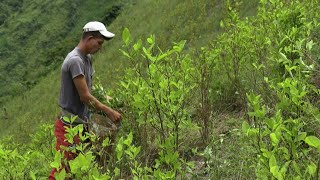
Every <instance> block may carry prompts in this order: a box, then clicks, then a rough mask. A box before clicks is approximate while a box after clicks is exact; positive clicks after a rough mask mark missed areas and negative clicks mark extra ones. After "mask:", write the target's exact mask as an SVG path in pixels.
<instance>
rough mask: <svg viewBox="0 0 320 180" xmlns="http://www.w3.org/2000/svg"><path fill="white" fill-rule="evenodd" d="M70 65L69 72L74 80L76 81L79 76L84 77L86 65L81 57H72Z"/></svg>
mask: <svg viewBox="0 0 320 180" xmlns="http://www.w3.org/2000/svg"><path fill="white" fill-rule="evenodd" d="M68 64H69V72H70V75H71V77H72V79H74V78H75V77H77V76H79V75H84V64H83V62H82V59H81V58H80V57H78V56H74V57H71V58H70V59H69V63H68Z"/></svg>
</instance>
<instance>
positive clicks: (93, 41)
mask: <svg viewBox="0 0 320 180" xmlns="http://www.w3.org/2000/svg"><path fill="white" fill-rule="evenodd" d="M103 42H104V38H102V37H92V38H90V39H89V42H88V43H89V44H88V46H89V48H90V54H94V53H96V52H98V51H99V50H100V49H101V47H102V44H103Z"/></svg>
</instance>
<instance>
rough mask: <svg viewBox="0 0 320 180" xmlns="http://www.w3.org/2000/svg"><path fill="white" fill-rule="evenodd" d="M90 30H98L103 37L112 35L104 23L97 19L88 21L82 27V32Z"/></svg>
mask: <svg viewBox="0 0 320 180" xmlns="http://www.w3.org/2000/svg"><path fill="white" fill-rule="evenodd" d="M90 31H99V32H100V34H101V35H103V36H104V37H105V38H107V39H110V38H113V37H114V34H113V33H112V32H109V31H108V30H107V28H106V26H105V25H104V24H102V23H101V22H98V21H91V22H88V23H87V24H86V25H84V27H83V32H90Z"/></svg>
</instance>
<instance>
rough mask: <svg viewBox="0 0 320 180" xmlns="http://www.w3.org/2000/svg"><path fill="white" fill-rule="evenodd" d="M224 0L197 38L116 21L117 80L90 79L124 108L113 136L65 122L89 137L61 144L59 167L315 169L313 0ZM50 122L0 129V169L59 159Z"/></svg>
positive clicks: (175, 173) (150, 172)
mask: <svg viewBox="0 0 320 180" xmlns="http://www.w3.org/2000/svg"><path fill="white" fill-rule="evenodd" d="M201 3H203V4H201ZM201 3H200V4H201V5H204V6H203V7H204V8H205V7H208V6H205V4H206V2H204V1H201ZM225 7H226V8H225V9H224V10H222V11H221V12H222V13H223V14H225V18H224V19H223V20H221V21H220V26H221V30H222V32H221V34H220V35H218V36H217V37H216V38H215V39H212V40H211V42H210V44H209V45H207V46H204V47H194V48H191V47H190V46H188V41H185V40H180V39H179V41H177V42H176V43H171V44H170V45H167V46H165V45H164V44H165V43H164V42H163V41H164V40H163V39H162V40H160V42H158V41H157V39H158V36H157V35H149V36H146V35H145V36H143V37H137V36H134V35H133V33H132V31H131V29H128V28H124V30H123V33H122V36H121V38H122V41H123V44H122V46H121V47H120V52H121V54H122V55H123V57H125V58H126V63H127V64H128V65H126V66H125V68H126V69H125V70H124V71H122V72H123V74H122V76H121V77H122V78H121V81H120V82H119V84H118V86H116V87H117V88H114V89H112V90H111V89H105V88H104V86H103V85H102V84H101V82H95V83H96V84H95V89H94V90H95V92H94V93H95V95H96V96H97V97H98V98H99V99H101V100H102V99H103V98H104V97H105V96H106V95H111V96H112V97H116V98H115V99H113V100H112V101H108V102H106V103H108V104H109V105H110V106H112V107H114V108H116V109H118V110H119V111H121V112H122V113H123V115H124V116H123V121H122V126H121V130H120V131H119V132H118V134H117V139H116V141H111V139H110V137H106V138H102V139H101V137H100V138H99V137H98V136H96V135H94V134H92V133H87V134H85V135H83V134H82V131H83V127H82V126H77V127H74V128H71V129H69V130H68V131H69V135H68V140H69V141H70V142H72V139H73V137H74V136H75V135H77V134H79V136H80V138H81V139H82V140H83V141H85V140H86V139H88V138H89V139H91V141H92V142H93V144H92V145H88V144H86V143H82V144H80V145H78V146H76V147H73V149H69V150H72V151H76V150H77V151H78V152H80V154H79V156H78V157H77V158H76V159H74V160H72V161H71V162H70V170H71V171H70V172H66V171H65V170H62V171H61V172H60V173H57V174H56V177H57V179H64V178H65V177H74V178H76V179H81V178H83V179H120V178H122V179H201V178H204V179H318V178H319V173H320V172H319V170H320V163H319V162H320V156H319V155H320V154H319V153H320V150H319V149H320V139H319V128H320V126H319V117H320V114H319V109H318V108H319V101H318V99H319V98H318V97H319V93H320V91H319V89H318V85H319V84H318V81H317V79H318V78H317V76H319V73H318V72H319V71H318V70H319V66H318V63H319V62H318V56H319V55H318V50H319V49H320V48H319V45H318V42H319V35H318V31H319V28H320V24H319V19H320V14H319V12H320V11H319V8H320V6H319V3H318V1H313V0H310V1H299V0H292V1H281V0H260V3H259V6H258V10H257V14H256V16H253V17H250V18H241V16H240V15H239V12H240V11H241V7H242V6H241V3H239V1H226V5H225ZM182 37H184V36H182ZM159 39H160V38H159ZM50 128H52V126H47V125H45V126H42V127H41V128H40V129H39V130H38V131H37V133H35V135H32V137H31V138H32V139H33V141H32V142H30V143H28V144H25V145H23V146H21V145H19V144H14V143H9V142H10V141H11V139H10V138H9V139H3V140H2V142H1V143H0V144H2V145H1V146H0V159H1V161H0V163H2V164H0V165H2V166H1V167H2V168H1V169H0V177H2V178H4V179H6V178H8V179H10V178H11V179H12V178H13V179H21V178H22V179H23V178H32V179H36V178H40V179H41V178H46V177H47V175H48V174H49V172H50V169H51V168H53V167H55V168H60V167H61V161H63V159H62V158H61V152H56V151H53V150H52V148H51V146H52V143H54V142H53V141H52V139H53V138H52V133H51V132H52V129H51V130H50ZM48 139H50V140H49V141H48ZM41 142H46V143H43V144H40V143H41ZM19 146H20V147H19ZM110 147H112V149H113V151H112V153H110V152H109V151H108V152H107V151H106V149H105V148H110ZM104 154H107V156H103V155H104ZM35 156H37V157H39V158H34V157H35ZM97 157H108V158H106V159H103V161H102V162H101V159H100V161H99V160H97ZM50 159H51V160H50ZM98 159H99V158H98ZM50 162H51V163H50ZM13 164H14V165H15V166H14V167H12V166H13ZM39 164H44V165H43V166H41V167H39ZM49 165H50V166H51V167H49ZM8 167H11V168H8ZM22 170H24V171H22Z"/></svg>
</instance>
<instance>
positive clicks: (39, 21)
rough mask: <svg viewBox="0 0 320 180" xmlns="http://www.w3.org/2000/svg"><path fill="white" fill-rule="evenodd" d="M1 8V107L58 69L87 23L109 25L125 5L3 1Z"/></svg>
mask: <svg viewBox="0 0 320 180" xmlns="http://www.w3.org/2000/svg"><path fill="white" fill-rule="evenodd" d="M1 5H2V6H0V7H3V8H4V9H6V11H1V13H0V17H2V20H1V19H0V22H1V23H0V59H1V63H0V72H1V79H0V86H1V88H0V97H1V98H0V105H1V106H2V105H3V103H4V102H6V101H8V100H10V99H11V98H12V97H14V96H16V95H18V94H21V93H23V92H25V91H28V90H29V89H30V88H32V87H33V86H34V85H35V84H37V83H38V82H39V81H40V80H41V78H43V77H45V76H46V75H47V73H49V72H50V71H52V70H54V69H56V68H58V66H59V64H60V63H61V61H62V60H63V57H64V55H65V54H66V53H67V52H68V51H69V50H70V48H71V47H72V46H73V45H74V44H75V43H76V42H77V41H78V39H79V34H80V33H81V31H79V29H81V27H82V26H83V24H84V23H85V22H86V21H88V20H89V19H99V20H100V21H103V22H104V23H106V24H110V23H111V22H112V21H113V20H114V18H115V17H116V16H117V14H119V13H120V9H121V6H122V5H121V2H120V1H118V2H116V1H99V2H87V1H82V0H80V1H78V0H76V1H38V0H34V1H20V2H19V3H17V2H16V1H3V2H1ZM6 7H8V8H6ZM10 7H11V8H10ZM7 11H8V12H7ZM108 13H109V15H108ZM70 46H71V47H70Z"/></svg>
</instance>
